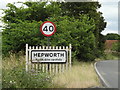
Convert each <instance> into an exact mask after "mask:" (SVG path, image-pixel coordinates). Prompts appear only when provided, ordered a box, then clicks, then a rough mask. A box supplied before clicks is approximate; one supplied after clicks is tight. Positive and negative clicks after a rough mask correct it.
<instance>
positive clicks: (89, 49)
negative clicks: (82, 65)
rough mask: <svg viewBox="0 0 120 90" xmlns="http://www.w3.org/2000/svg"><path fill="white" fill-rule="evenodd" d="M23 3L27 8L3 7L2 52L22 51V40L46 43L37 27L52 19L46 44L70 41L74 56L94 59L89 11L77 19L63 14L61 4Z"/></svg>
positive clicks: (91, 22)
mask: <svg viewBox="0 0 120 90" xmlns="http://www.w3.org/2000/svg"><path fill="white" fill-rule="evenodd" d="M23 5H27V8H24V7H23V6H22V7H19V8H18V7H16V6H15V5H14V4H8V7H9V9H6V10H4V12H5V16H4V17H3V21H4V22H5V23H7V25H6V27H5V30H4V32H3V53H7V52H9V51H12V52H19V51H21V50H24V49H25V44H26V43H28V44H29V45H47V37H44V36H43V35H42V34H41V33H40V32H39V27H40V25H41V24H42V23H43V21H52V22H54V23H55V24H56V26H57V32H56V33H55V35H53V36H51V38H50V41H51V42H50V45H53V46H59V45H64V46H68V45H69V44H70V43H71V44H72V46H73V48H72V51H73V56H74V57H76V58H78V59H80V60H84V61H90V60H94V59H95V58H96V52H95V51H96V50H97V47H96V43H95V41H96V37H95V34H94V32H95V30H96V29H95V28H96V21H95V20H94V19H93V18H91V17H90V16H89V14H81V15H78V16H77V18H76V16H73V15H72V16H69V15H67V14H66V15H67V16H66V15H65V14H64V13H65V12H64V11H63V10H62V8H60V7H61V4H58V3H55V2H53V3H51V4H47V3H45V2H25V3H23ZM44 14H45V15H44ZM22 15H23V16H22Z"/></svg>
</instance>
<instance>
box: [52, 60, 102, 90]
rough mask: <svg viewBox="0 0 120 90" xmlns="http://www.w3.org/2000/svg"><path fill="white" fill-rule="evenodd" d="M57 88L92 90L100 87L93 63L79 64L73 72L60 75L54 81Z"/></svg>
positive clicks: (73, 68)
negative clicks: (87, 89) (89, 89)
mask: <svg viewBox="0 0 120 90" xmlns="http://www.w3.org/2000/svg"><path fill="white" fill-rule="evenodd" d="M53 85H56V86H55V87H62V88H90V87H96V86H97V87H98V86H100V83H99V80H98V77H97V75H96V72H95V71H94V67H93V63H89V62H87V63H86V62H77V64H75V65H73V66H72V68H71V70H69V71H66V72H64V73H61V74H58V75H56V76H55V77H54V79H53Z"/></svg>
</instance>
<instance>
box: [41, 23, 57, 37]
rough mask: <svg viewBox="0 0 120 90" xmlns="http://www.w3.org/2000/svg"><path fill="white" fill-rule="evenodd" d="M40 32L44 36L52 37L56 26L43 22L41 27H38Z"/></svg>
mask: <svg viewBox="0 0 120 90" xmlns="http://www.w3.org/2000/svg"><path fill="white" fill-rule="evenodd" d="M40 31H41V32H42V34H43V35H44V36H47V37H49V36H52V35H53V34H54V33H55V32H56V26H55V24H54V23H53V22H50V21H45V22H44V23H43V24H42V25H41V26H40Z"/></svg>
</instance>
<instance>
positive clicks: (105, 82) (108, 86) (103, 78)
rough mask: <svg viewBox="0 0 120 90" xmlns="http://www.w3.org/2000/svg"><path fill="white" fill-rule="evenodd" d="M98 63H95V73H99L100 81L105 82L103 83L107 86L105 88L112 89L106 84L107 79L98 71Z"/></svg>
mask: <svg viewBox="0 0 120 90" xmlns="http://www.w3.org/2000/svg"><path fill="white" fill-rule="evenodd" d="M96 65H97V62H95V64H94V67H95V71H96V72H97V74H98V76H99V77H100V79H101V80H102V81H103V83H104V84H105V86H107V87H108V88H110V86H109V85H108V84H107V83H106V81H105V79H104V78H103V77H102V75H101V74H100V73H99V71H98V70H97V67H96Z"/></svg>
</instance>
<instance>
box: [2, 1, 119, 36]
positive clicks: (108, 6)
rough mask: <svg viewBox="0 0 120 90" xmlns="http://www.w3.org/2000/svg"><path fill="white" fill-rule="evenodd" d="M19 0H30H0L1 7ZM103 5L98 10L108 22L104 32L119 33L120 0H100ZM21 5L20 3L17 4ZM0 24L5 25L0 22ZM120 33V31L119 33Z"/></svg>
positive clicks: (104, 33)
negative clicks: (119, 12) (119, 8)
mask: <svg viewBox="0 0 120 90" xmlns="http://www.w3.org/2000/svg"><path fill="white" fill-rule="evenodd" d="M17 1H23V2H24V1H28V0H0V9H4V8H6V5H7V3H13V2H17ZM98 1H99V2H100V4H101V5H102V7H101V8H100V9H99V10H98V11H101V12H102V13H103V15H102V16H103V17H104V19H105V21H106V22H107V26H106V28H105V30H103V32H102V34H103V35H106V34H107V33H118V2H119V0H98ZM17 6H20V4H17ZM1 16H3V15H2V10H0V17H1ZM0 25H3V24H2V22H0ZM119 34H120V33H119Z"/></svg>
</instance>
